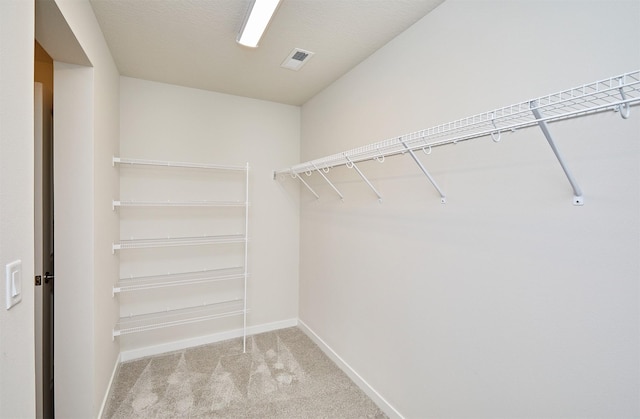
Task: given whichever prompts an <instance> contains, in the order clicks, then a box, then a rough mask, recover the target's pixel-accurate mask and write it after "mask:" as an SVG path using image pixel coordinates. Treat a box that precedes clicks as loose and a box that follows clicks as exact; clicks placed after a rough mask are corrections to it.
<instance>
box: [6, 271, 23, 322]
mask: <svg viewBox="0 0 640 419" xmlns="http://www.w3.org/2000/svg"><path fill="white" fill-rule="evenodd" d="M5 282H6V287H5V294H6V296H7V310H9V309H10V308H11V307H13V306H15V305H16V304H18V303H19V302H20V301H21V300H22V261H20V260H16V261H15V262H11V263H9V264H8V265H7V266H6V275H5Z"/></svg>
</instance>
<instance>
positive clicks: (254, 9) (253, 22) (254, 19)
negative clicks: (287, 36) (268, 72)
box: [236, 0, 280, 48]
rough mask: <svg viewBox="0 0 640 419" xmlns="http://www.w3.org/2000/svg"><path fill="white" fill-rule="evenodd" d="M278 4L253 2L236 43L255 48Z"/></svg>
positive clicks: (265, 0)
mask: <svg viewBox="0 0 640 419" xmlns="http://www.w3.org/2000/svg"><path fill="white" fill-rule="evenodd" d="M279 4H280V0H253V2H252V3H251V6H250V7H249V12H248V13H247V16H246V17H245V19H244V23H243V24H242V29H240V34H238V39H236V41H237V42H238V43H239V44H241V45H244V46H247V47H251V48H255V47H257V46H258V42H260V38H262V34H263V33H264V31H265V29H267V25H269V21H270V20H271V18H272V17H273V14H274V13H275V11H276V9H277V8H278V5H279Z"/></svg>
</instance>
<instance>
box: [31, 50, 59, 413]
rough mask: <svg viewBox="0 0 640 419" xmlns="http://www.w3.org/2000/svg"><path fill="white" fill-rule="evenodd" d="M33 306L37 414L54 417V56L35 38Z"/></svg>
mask: <svg viewBox="0 0 640 419" xmlns="http://www.w3.org/2000/svg"><path fill="white" fill-rule="evenodd" d="M34 158H35V161H34V214H35V215H34V235H35V237H34V243H35V249H34V251H35V266H34V268H35V269H34V275H35V278H34V281H35V292H34V298H35V301H34V310H35V313H34V314H35V344H36V348H35V352H36V360H35V363H36V417H37V418H53V417H54V412H55V410H54V380H53V377H54V375H53V369H54V362H53V361H54V350H53V348H54V339H53V336H54V330H53V324H54V323H53V313H54V278H55V274H54V254H53V249H54V247H53V238H54V234H53V231H54V225H53V59H52V58H51V57H50V56H49V54H47V52H46V51H45V50H44V48H42V46H41V45H40V44H39V43H38V42H37V41H35V57H34Z"/></svg>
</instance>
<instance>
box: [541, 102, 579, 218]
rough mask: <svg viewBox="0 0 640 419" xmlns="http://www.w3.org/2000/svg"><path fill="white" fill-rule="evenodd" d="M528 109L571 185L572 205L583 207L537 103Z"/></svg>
mask: <svg viewBox="0 0 640 419" xmlns="http://www.w3.org/2000/svg"><path fill="white" fill-rule="evenodd" d="M529 107H530V108H531V112H533V116H535V117H536V119H537V122H538V126H539V127H540V129H541V130H542V133H543V134H544V136H545V138H546V139H547V142H548V143H549V145H550V146H551V150H553V153H554V154H555V155H556V158H557V159H558V162H559V163H560V166H562V170H564V174H565V175H566V176H567V179H568V180H569V183H570V184H571V188H572V189H573V205H576V206H580V205H584V199H583V197H582V190H581V189H580V186H578V183H577V182H576V180H575V179H574V177H573V175H572V174H571V172H570V171H569V168H568V167H567V165H566V164H565V162H564V159H563V158H562V155H561V154H560V151H559V150H558V148H557V147H556V144H555V142H554V141H553V137H552V136H551V133H550V132H549V127H548V126H547V122H546V121H544V120H543V119H542V114H541V113H540V110H539V109H538V103H537V102H536V101H533V102H531V103H530V104H529Z"/></svg>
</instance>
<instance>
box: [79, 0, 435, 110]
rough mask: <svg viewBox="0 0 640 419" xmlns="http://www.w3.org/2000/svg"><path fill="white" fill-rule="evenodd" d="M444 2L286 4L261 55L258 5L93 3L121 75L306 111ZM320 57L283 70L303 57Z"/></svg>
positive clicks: (141, 0)
mask: <svg viewBox="0 0 640 419" xmlns="http://www.w3.org/2000/svg"><path fill="white" fill-rule="evenodd" d="M442 1H444V0H282V3H281V4H280V7H279V8H278V10H277V11H276V15H275V16H274V18H273V19H272V21H271V23H270V25H269V27H268V28H267V31H266V33H265V35H264V36H263V38H262V40H261V42H260V46H259V47H258V48H256V49H252V48H247V47H243V46H241V45H239V44H237V43H236V41H235V40H236V37H237V34H238V31H239V30H240V28H241V26H242V22H243V20H244V17H245V15H246V12H247V9H248V8H249V4H250V1H249V0H91V5H92V6H93V10H94V11H95V14H96V17H97V19H98V22H99V23H100V26H101V28H102V31H103V33H104V36H105V39H106V40H107V43H108V45H109V48H110V50H111V53H112V55H113V58H114V60H115V62H116V65H117V66H118V69H119V71H120V74H122V75H124V76H129V77H135V78H141V79H146V80H153V81H158V82H164V83H171V84H176V85H180V86H187V87H194V88H198V89H205V90H212V91H216V92H222V93H229V94H233V95H238V96H246V97H251V98H256V99H264V100H270V101H274V102H280V103H286V104H291V105H301V104H303V103H304V102H306V101H307V100H308V99H310V98H311V97H313V96H314V95H315V94H316V93H318V92H319V91H321V90H322V89H323V88H325V87H326V86H328V85H329V84H331V83H332V82H333V81H335V80H336V79H338V78H339V77H340V76H342V75H343V74H345V73H346V72H348V71H349V70H350V69H351V68H353V67H354V66H356V65H357V64H358V63H360V62H361V61H362V60H364V59H365V58H367V57H368V56H369V55H371V54H372V53H373V52H374V51H376V50H377V49H379V48H380V47H382V46H383V45H384V44H386V43H387V42H389V41H390V40H391V39H393V38H394V37H395V36H397V35H398V34H400V33H401V32H402V31H404V30H405V29H407V28H408V27H409V26H411V25H412V24H413V23H415V22H416V21H418V20H419V19H421V18H422V17H423V16H425V15H426V14H427V13H429V12H430V11H431V10H433V9H434V8H435V7H436V6H438V5H439V4H440V3H442ZM293 48H302V49H304V50H308V51H312V52H314V53H315V55H314V56H313V57H312V58H311V59H309V61H308V62H307V63H306V64H305V66H304V67H302V69H301V70H299V71H297V72H296V71H292V70H288V69H284V68H281V67H280V64H281V63H282V62H283V61H284V59H285V58H286V57H287V56H288V54H289V53H290V52H291V50H293Z"/></svg>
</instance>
